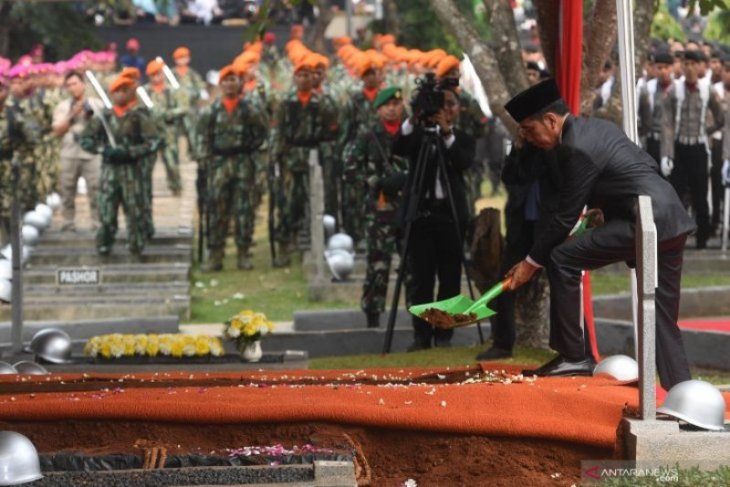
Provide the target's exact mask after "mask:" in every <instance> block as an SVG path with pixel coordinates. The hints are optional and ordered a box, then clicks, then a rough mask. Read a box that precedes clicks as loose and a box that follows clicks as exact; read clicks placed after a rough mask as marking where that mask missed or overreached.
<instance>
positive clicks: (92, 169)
mask: <svg viewBox="0 0 730 487" xmlns="http://www.w3.org/2000/svg"><path fill="white" fill-rule="evenodd" d="M63 84H64V87H65V88H66V92H67V93H68V95H69V98H67V99H65V100H63V101H62V102H61V103H59V104H58V106H56V109H55V110H54V111H53V124H52V130H53V135H55V136H56V137H59V138H60V139H61V153H60V159H61V172H60V175H59V176H60V177H59V185H58V186H59V188H58V189H59V192H60V196H61V201H62V204H63V210H62V215H63V224H62V226H61V231H62V232H64V231H71V232H73V231H75V230H76V225H75V223H74V216H75V213H76V205H75V200H76V185H77V184H78V180H79V178H81V177H83V178H84V179H85V180H86V188H87V190H86V191H87V193H86V197H87V199H88V200H89V208H90V209H91V228H92V229H96V228H97V226H98V222H99V206H98V203H97V199H96V198H97V196H96V192H97V190H98V189H99V171H100V170H101V157H99V156H98V155H96V154H91V153H90V152H86V151H85V150H84V149H82V148H81V145H79V137H80V136H81V132H83V131H84V128H85V127H86V124H87V122H88V120H89V118H91V117H92V116H93V114H94V113H95V112H100V111H101V110H102V109H103V108H104V106H103V105H102V103H101V101H100V100H98V99H97V98H89V97H87V96H86V83H84V78H83V77H82V76H81V74H79V73H78V72H75V71H72V72H70V73H68V74H67V75H66V78H65V80H64V83H63Z"/></svg>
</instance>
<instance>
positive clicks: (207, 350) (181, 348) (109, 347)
mask: <svg viewBox="0 0 730 487" xmlns="http://www.w3.org/2000/svg"><path fill="white" fill-rule="evenodd" d="M223 353H224V351H223V344H222V343H221V341H220V339H219V338H217V337H211V336H208V335H187V334H183V333H175V334H171V333H168V334H162V335H157V334H149V335H145V334H138V335H122V334H121V333H113V334H110V335H98V336H95V337H91V338H89V340H88V341H87V342H86V345H85V346H84V354H85V355H88V356H91V357H103V358H107V359H111V358H120V357H160V356H166V357H206V356H209V355H212V356H214V357H220V356H221V355H223Z"/></svg>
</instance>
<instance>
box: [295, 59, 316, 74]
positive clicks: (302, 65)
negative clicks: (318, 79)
mask: <svg viewBox="0 0 730 487" xmlns="http://www.w3.org/2000/svg"><path fill="white" fill-rule="evenodd" d="M303 69H307V70H311V69H314V65H313V64H312V60H311V59H310V57H309V56H305V57H304V58H302V59H301V60H300V61H299V62H297V63H296V64H295V65H294V72H295V73H298V72H299V71H301V70H303Z"/></svg>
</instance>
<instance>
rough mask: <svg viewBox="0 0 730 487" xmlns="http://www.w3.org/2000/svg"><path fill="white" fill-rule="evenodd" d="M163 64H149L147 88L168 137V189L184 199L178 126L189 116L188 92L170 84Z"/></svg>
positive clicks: (162, 152) (164, 157)
mask: <svg viewBox="0 0 730 487" xmlns="http://www.w3.org/2000/svg"><path fill="white" fill-rule="evenodd" d="M163 66H164V64H163V62H162V61H157V60H154V61H150V62H149V63H148V64H147V70H146V71H147V76H148V77H149V79H150V82H149V83H148V84H147V85H146V86H145V89H146V90H147V92H148V93H149V95H150V98H151V99H152V103H153V106H152V118H153V119H154V121H155V123H157V126H158V127H159V130H160V133H161V134H162V136H163V137H164V140H165V144H164V146H163V147H162V149H161V150H160V155H161V156H162V162H163V163H164V164H165V171H166V172H167V187H168V188H169V189H170V191H171V192H172V194H174V195H175V196H180V193H181V192H182V182H181V180H180V157H179V150H178V139H177V137H178V124H179V123H181V121H182V119H183V118H184V117H185V115H186V114H187V108H185V106H184V105H183V100H182V98H183V97H184V96H185V95H184V90H173V89H172V88H170V87H169V86H168V85H167V81H166V80H165V74H164V73H163V72H162V68H163Z"/></svg>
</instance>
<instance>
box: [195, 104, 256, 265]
mask: <svg viewBox="0 0 730 487" xmlns="http://www.w3.org/2000/svg"><path fill="white" fill-rule="evenodd" d="M267 132H268V121H267V117H266V115H265V112H264V111H263V110H261V107H260V105H258V104H255V103H249V102H247V101H245V100H243V99H242V100H240V101H239V103H238V105H237V106H236V107H235V109H234V110H233V112H231V113H230V114H229V113H228V112H227V110H226V108H225V107H224V106H223V103H222V101H221V100H220V99H219V100H216V101H215V102H214V103H213V104H212V105H211V106H210V107H208V108H206V110H205V111H204V112H203V113H202V114H201V116H200V119H199V121H198V127H197V134H198V140H199V153H200V169H202V170H203V171H204V172H205V174H206V176H207V181H208V183H207V192H208V194H207V195H206V200H207V205H206V206H207V212H208V218H209V227H208V249H209V250H210V252H211V254H210V255H211V257H210V264H209V267H210V270H219V269H220V268H221V266H222V259H223V250H224V247H225V240H226V235H227V233H228V225H229V219H230V217H231V216H235V223H236V225H235V228H236V229H235V241H236V246H237V247H238V258H239V260H238V266H239V268H242V269H249V268H251V265H250V263H249V262H248V260H247V258H246V253H247V252H248V247H249V246H250V245H251V237H252V235H251V232H250V229H251V228H253V219H254V217H255V215H254V212H253V208H252V207H251V200H250V193H251V188H252V186H253V185H254V180H255V170H256V163H255V161H254V155H255V153H256V150H257V149H258V148H259V147H260V146H261V145H262V144H263V142H264V140H265V138H266V134H267Z"/></svg>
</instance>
